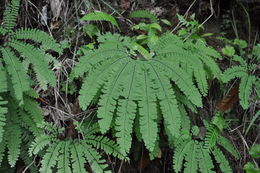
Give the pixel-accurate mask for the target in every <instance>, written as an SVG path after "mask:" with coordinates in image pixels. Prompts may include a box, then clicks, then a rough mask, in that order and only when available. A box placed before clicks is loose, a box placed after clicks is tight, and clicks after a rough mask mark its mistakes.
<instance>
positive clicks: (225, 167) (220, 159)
mask: <svg viewBox="0 0 260 173" xmlns="http://www.w3.org/2000/svg"><path fill="white" fill-rule="evenodd" d="M212 154H213V155H214V156H215V159H216V161H217V163H218V164H219V167H220V169H221V171H222V172H225V173H232V172H233V171H232V169H231V168H230V166H229V163H228V161H227V159H226V157H225V156H224V154H223V153H222V151H221V150H220V149H219V148H217V147H214V148H213V150H212Z"/></svg>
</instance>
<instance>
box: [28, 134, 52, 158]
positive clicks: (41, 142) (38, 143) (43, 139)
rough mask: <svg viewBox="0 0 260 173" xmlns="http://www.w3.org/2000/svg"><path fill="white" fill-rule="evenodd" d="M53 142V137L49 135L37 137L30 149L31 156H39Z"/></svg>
mask: <svg viewBox="0 0 260 173" xmlns="http://www.w3.org/2000/svg"><path fill="white" fill-rule="evenodd" d="M52 140H53V138H52V136H49V135H41V136H37V137H36V139H35V140H34V141H33V142H32V144H31V146H30V148H29V154H30V156H32V155H33V154H37V153H38V152H39V151H40V150H42V149H43V148H44V147H46V146H48V145H50V143H51V141H52Z"/></svg>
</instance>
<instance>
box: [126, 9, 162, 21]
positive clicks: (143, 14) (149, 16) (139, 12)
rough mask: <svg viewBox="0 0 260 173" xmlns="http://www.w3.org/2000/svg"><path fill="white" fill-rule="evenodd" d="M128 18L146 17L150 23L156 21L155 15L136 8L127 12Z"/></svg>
mask: <svg viewBox="0 0 260 173" xmlns="http://www.w3.org/2000/svg"><path fill="white" fill-rule="evenodd" d="M129 17H130V18H147V19H149V20H150V21H151V22H152V23H158V19H157V16H155V15H154V14H153V13H151V12H150V11H147V10H136V11H133V12H132V13H130V14H129Z"/></svg>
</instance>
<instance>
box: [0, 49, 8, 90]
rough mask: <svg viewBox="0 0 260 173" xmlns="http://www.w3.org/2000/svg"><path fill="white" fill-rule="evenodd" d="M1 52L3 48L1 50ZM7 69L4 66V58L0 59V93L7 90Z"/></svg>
mask: <svg viewBox="0 0 260 173" xmlns="http://www.w3.org/2000/svg"><path fill="white" fill-rule="evenodd" d="M0 53H1V50H0ZM6 77H7V76H6V71H5V69H4V67H3V64H2V60H0V93H3V92H6V91H7V78H6Z"/></svg>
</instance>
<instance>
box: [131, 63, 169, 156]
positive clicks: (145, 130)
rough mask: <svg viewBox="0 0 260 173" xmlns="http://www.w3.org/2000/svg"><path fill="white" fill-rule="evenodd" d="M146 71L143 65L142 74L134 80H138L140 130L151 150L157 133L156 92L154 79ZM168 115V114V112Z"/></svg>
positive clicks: (147, 146) (147, 70)
mask: <svg viewBox="0 0 260 173" xmlns="http://www.w3.org/2000/svg"><path fill="white" fill-rule="evenodd" d="M148 73H151V71H149V69H148V68H147V67H145V65H144V67H143V74H137V75H138V76H137V77H136V78H134V76H133V78H134V80H139V82H138V83H139V86H137V87H139V88H140V89H139V90H138V91H139V92H140V93H139V96H140V98H139V100H140V101H139V104H138V106H139V115H140V120H139V122H140V132H141V134H142V138H143V140H144V143H145V145H146V148H147V149H148V150H149V151H150V152H152V151H153V150H154V147H155V141H156V138H157V135H158V127H157V122H156V119H157V114H158V113H157V108H156V101H157V100H156V93H155V90H154V88H155V84H154V80H153V79H151V78H150V77H149V76H150V75H149V74H148ZM168 115H169V114H168Z"/></svg>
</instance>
